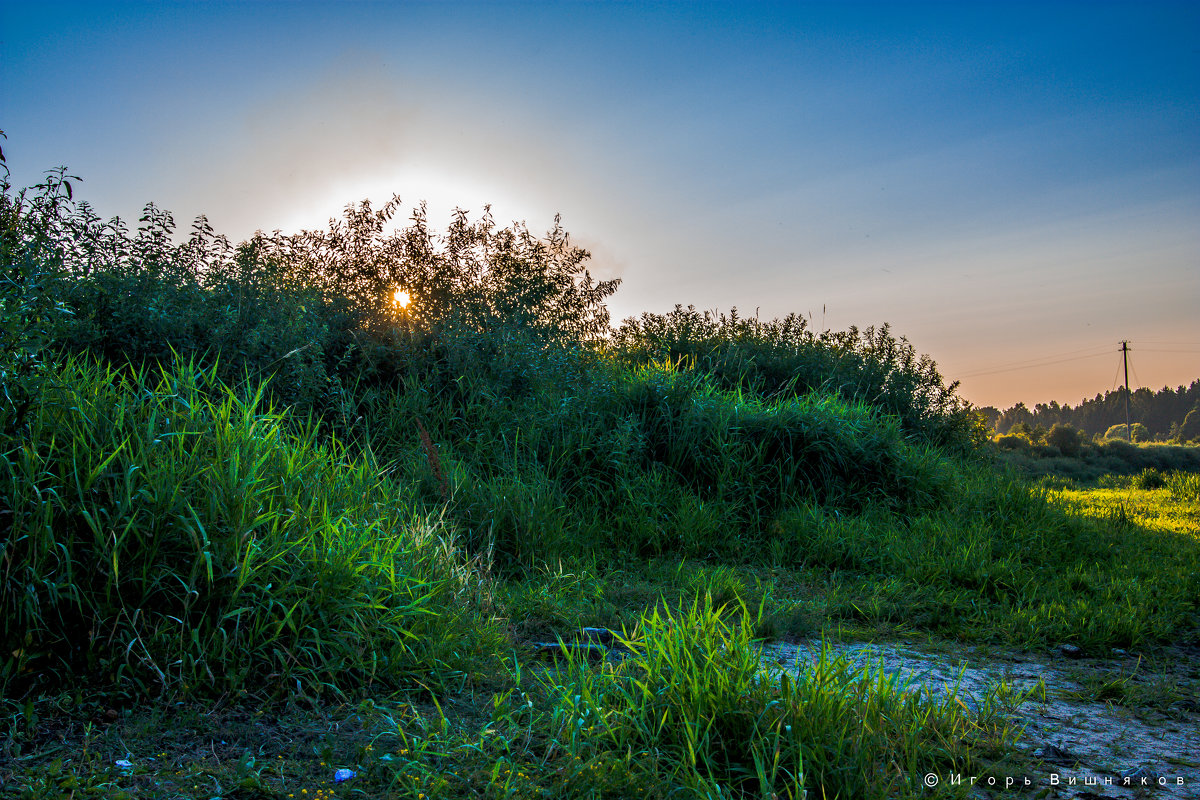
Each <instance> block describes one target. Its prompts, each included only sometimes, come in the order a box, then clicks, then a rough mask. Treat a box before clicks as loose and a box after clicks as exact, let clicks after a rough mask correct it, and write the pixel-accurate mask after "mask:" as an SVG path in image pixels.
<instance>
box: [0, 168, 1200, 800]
mask: <svg viewBox="0 0 1200 800" xmlns="http://www.w3.org/2000/svg"><path fill="white" fill-rule="evenodd" d="M73 188H74V187H73V186H72V183H71V179H70V178H69V177H68V176H66V175H65V174H63V173H61V172H58V173H50V174H49V176H48V177H47V180H46V181H45V182H44V183H43V184H42V185H40V186H37V187H32V188H30V189H28V190H25V191H16V190H14V189H13V188H12V187H10V186H9V185H8V183H7V181H6V182H5V186H4V193H3V202H2V205H0V237H2V238H0V256H2V266H3V270H4V273H3V285H2V286H0V302H2V305H0V339H2V340H3V346H2V347H0V389H2V390H3V392H2V396H0V454H2V456H3V458H2V459H0V530H3V538H2V539H0V621H2V625H3V627H2V628H0V692H2V696H3V700H2V703H0V753H2V755H0V796H4V797H9V796H11V797H20V798H60V797H62V798H68V797H70V798H82V797H111V798H117V797H156V798H158V797H171V798H175V797H180V798H183V797H186V798H212V797H225V798H299V797H308V798H318V797H321V798H329V797H346V798H349V797H388V798H392V797H394V798H416V799H417V800H422V799H423V798H452V797H464V798H465V797H493V798H509V797H512V798H533V797H539V798H540V797H561V798H575V797H578V798H591V797H612V798H631V797H647V798H656V797H662V798H666V797H671V798H676V797H779V798H785V797H791V798H799V797H802V796H804V793H805V792H807V796H808V797H810V798H812V797H826V798H833V797H840V798H894V797H931V796H945V797H954V796H966V792H967V789H966V787H963V786H950V785H946V784H943V785H941V786H940V787H938V788H936V789H928V788H926V787H925V786H924V785H922V782H921V777H922V776H923V775H924V774H925V773H928V772H935V773H940V774H948V773H953V772H958V773H966V774H973V775H983V776H987V775H991V776H1001V777H1002V776H1004V775H1006V774H1009V773H1011V772H1014V771H1017V770H1019V763H1020V760H1019V759H1020V756H1019V755H1017V751H1016V747H1015V741H1016V739H1017V736H1018V728H1017V727H1015V726H1014V724H1013V723H1012V721H1011V720H1010V719H1009V716H1008V713H1007V712H1008V711H1009V710H1011V708H1012V706H1013V704H1014V703H1015V702H1016V701H1017V699H1019V698H1016V699H1015V698H1014V697H1013V693H1012V692H1011V691H1010V690H1009V688H1008V687H1006V686H1004V685H998V686H997V687H995V690H994V691H993V692H992V694H990V695H989V696H988V697H987V698H985V699H984V701H983V702H982V703H980V704H977V705H976V706H969V705H968V704H966V703H963V702H961V701H959V700H958V699H957V698H956V697H954V696H952V695H951V696H948V697H946V696H939V695H935V694H930V693H926V692H921V691H919V690H917V687H911V686H906V685H904V684H903V683H901V682H899V681H897V680H896V679H894V678H892V677H889V676H888V675H886V674H883V673H880V672H879V671H877V670H871V669H866V670H863V669H860V668H857V667H854V666H852V665H851V664H850V663H849V662H847V661H846V660H844V659H839V658H836V657H833V656H832V655H828V656H826V657H823V658H821V659H820V660H819V661H818V662H817V663H815V664H811V665H808V666H806V667H804V668H803V669H801V670H800V671H799V672H798V673H796V674H795V675H792V676H788V677H785V678H782V679H780V678H771V677H769V676H768V675H767V674H766V673H764V672H763V670H762V664H761V663H760V658H759V650H758V648H759V647H760V646H761V645H762V643H764V642H769V641H773V640H779V639H785V640H786V639H804V638H808V637H821V636H825V637H827V638H829V639H833V638H838V637H841V638H847V639H855V638H859V639H861V638H867V639H885V640H886V639H887V638H889V637H898V636H920V637H926V638H927V639H929V640H930V641H936V642H939V643H942V644H944V645H945V646H947V647H949V648H955V647H959V646H964V645H966V644H968V643H971V644H977V645H985V646H988V647H994V648H1010V649H1025V650H1030V651H1047V652H1048V651H1051V650H1053V648H1055V647H1057V646H1058V645H1060V644H1074V645H1076V646H1078V647H1080V648H1081V649H1082V651H1083V653H1084V654H1085V655H1094V656H1101V655H1104V654H1105V653H1107V652H1109V651H1110V650H1111V649H1112V648H1122V649H1126V650H1132V651H1137V652H1145V653H1148V654H1153V653H1156V652H1160V651H1162V650H1163V649H1164V648H1167V647H1170V646H1178V645H1180V644H1183V645H1188V646H1194V645H1196V644H1197V643H1200V637H1198V630H1200V629H1198V625H1197V622H1198V616H1197V612H1198V608H1197V598H1200V494H1198V492H1197V476H1196V474H1194V473H1189V472H1186V471H1172V472H1167V473H1160V474H1159V479H1158V480H1155V479H1143V480H1142V483H1141V484H1138V483H1137V480H1136V479H1134V478H1125V479H1113V480H1110V481H1108V483H1110V484H1116V483H1120V482H1121V481H1122V480H1124V481H1125V485H1112V486H1109V487H1108V488H1101V487H1099V486H1098V485H1097V487H1096V488H1080V487H1079V486H1077V485H1076V486H1073V488H1063V486H1064V485H1065V484H1062V483H1059V484H1054V483H1053V482H1046V481H1043V482H1042V483H1040V484H1039V483H1038V482H1036V481H1035V480H1032V479H1030V478H1028V477H1025V476H1022V475H1021V474H1019V473H1018V472H1017V471H1016V470H1015V469H1014V468H1013V467H1012V466H1011V465H1006V464H1004V463H1001V462H999V461H998V456H997V455H996V452H995V449H994V446H993V445H992V444H990V443H989V442H988V439H987V431H985V430H984V429H983V427H982V423H981V421H980V419H979V418H978V417H977V416H976V415H975V414H974V413H973V412H972V409H971V408H970V407H969V406H968V405H967V404H966V403H965V402H963V401H961V400H960V399H959V398H958V397H957V395H956V391H955V390H956V385H955V384H953V383H947V382H946V381H945V380H944V379H943V377H942V376H941V375H940V374H939V373H938V371H937V368H936V365H934V364H933V362H932V361H930V360H929V359H928V358H927V357H924V356H921V355H920V354H919V353H917V352H916V351H915V350H914V348H913V347H912V345H911V344H910V343H908V342H907V341H906V340H905V339H904V338H903V337H899V336H897V335H895V334H894V333H893V332H892V331H891V330H890V329H889V328H888V326H886V325H879V326H873V327H869V328H866V329H850V330H847V331H842V332H815V331H812V330H810V329H809V327H808V325H807V323H806V320H805V319H803V318H802V317H798V316H791V317H787V318H784V319H777V320H770V321H763V320H759V319H757V318H744V317H740V316H738V315H737V313H736V312H731V313H728V314H712V313H701V312H697V311H695V310H694V309H691V308H683V307H677V308H676V309H675V310H674V311H673V312H671V313H667V314H661V315H656V314H645V315H643V316H642V317H641V318H640V319H635V320H627V321H625V322H624V323H622V324H620V325H619V326H616V327H615V328H614V327H612V326H611V324H610V320H609V318H608V313H607V310H606V308H605V305H604V301H605V298H607V297H609V296H611V294H612V293H613V292H614V291H616V289H617V283H616V282H615V281H596V280H593V279H592V277H591V276H590V275H588V273H587V272H586V258H587V255H586V253H584V252H583V251H581V250H579V249H578V248H576V247H574V246H573V245H572V244H571V243H570V239H569V237H568V236H567V234H566V233H565V232H564V231H563V230H562V229H561V227H560V226H558V224H557V223H556V224H555V227H554V228H553V229H552V230H551V231H550V232H548V233H547V234H545V235H544V236H537V235H534V234H531V233H530V232H529V231H528V230H527V229H525V228H524V227H522V226H513V227H510V228H499V227H497V226H496V225H495V224H494V223H493V222H492V221H491V220H490V218H488V217H486V216H485V217H484V218H483V219H481V220H479V221H475V222H472V221H471V220H469V219H468V218H467V216H466V215H465V214H463V215H460V216H457V217H456V218H454V219H453V220H452V221H451V223H450V225H449V227H448V228H447V229H446V231H444V232H434V231H433V229H432V226H431V225H430V223H429V222H428V221H427V220H426V219H425V218H424V215H423V214H422V213H421V212H420V211H419V210H418V211H417V212H414V214H413V217H412V218H411V219H410V220H409V222H408V224H407V225H405V226H399V227H395V228H393V224H394V223H395V220H394V215H395V214H396V212H397V207H396V205H395V204H394V203H393V204H389V205H387V206H385V207H384V208H383V209H378V210H372V209H371V208H370V207H369V206H368V205H367V204H365V203H364V204H360V205H356V206H351V207H349V208H348V209H347V211H346V215H345V217H344V218H343V219H342V220H337V221H334V222H333V223H331V226H330V228H329V229H328V230H324V231H310V232H305V233H303V234H297V235H282V234H278V233H277V234H273V235H269V236H268V235H262V234H260V235H259V236H257V237H256V238H254V239H253V240H251V241H248V242H244V243H241V244H239V245H232V244H230V243H229V242H227V241H225V240H224V239H223V238H222V237H221V236H220V235H219V234H217V233H215V232H214V231H212V229H211V228H210V227H209V226H208V225H207V223H206V222H205V221H204V220H203V219H200V220H197V222H196V224H195V225H194V226H193V228H192V229H191V231H190V232H189V233H188V234H187V235H186V236H181V235H176V231H175V226H174V221H173V219H172V218H171V217H170V215H169V214H167V213H166V212H163V211H161V210H158V209H156V208H154V207H153V206H148V207H147V210H146V214H145V215H144V217H143V218H142V219H141V220H140V221H139V223H138V227H137V228H136V229H130V228H129V227H128V226H125V225H124V224H122V223H119V222H105V221H102V220H100V219H98V218H97V217H96V216H95V214H94V213H93V212H92V211H91V209H90V208H89V207H88V206H87V204H86V203H83V202H80V201H78V200H76V199H75V198H74V191H73ZM397 287H400V288H403V289H405V290H406V291H408V292H409V293H410V294H411V298H412V299H411V302H410V303H409V304H408V305H407V306H404V307H398V306H397V305H396V304H395V303H394V302H393V292H394V290H395V289H396V288H397ZM1159 481H1161V486H1157V485H1156V486H1146V485H1145V484H1146V483H1147V482H1148V483H1153V484H1157V483H1158V482H1159ZM584 627H603V628H607V629H609V630H611V631H614V632H615V633H616V634H618V636H619V639H620V642H621V645H620V647H619V648H618V649H619V650H620V652H621V653H622V654H624V655H625V656H626V657H624V658H622V659H608V660H603V661H600V662H596V661H594V660H590V659H589V658H588V657H587V656H588V655H589V651H587V650H585V649H583V648H575V647H571V646H570V643H571V642H573V641H574V640H576V639H578V638H579V635H580V631H581V629H582V628H584ZM558 641H561V642H563V643H564V646H563V647H561V648H560V651H559V652H558V653H557V658H555V657H546V654H545V651H546V650H550V651H553V650H554V648H543V652H542V653H540V654H539V653H538V652H537V651H536V650H535V648H534V643H537V642H542V643H545V642H558ZM554 655H555V654H554V653H553V652H551V653H550V656H554ZM339 768H344V769H350V770H353V772H354V773H355V774H354V777H353V778H351V779H349V780H345V781H342V782H336V781H335V777H334V774H335V770H336V769H339Z"/></svg>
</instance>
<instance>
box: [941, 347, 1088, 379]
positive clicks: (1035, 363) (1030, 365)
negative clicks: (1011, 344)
mask: <svg viewBox="0 0 1200 800" xmlns="http://www.w3.org/2000/svg"><path fill="white" fill-rule="evenodd" d="M1108 354H1109V350H1108V348H1105V349H1104V352H1102V353H1092V354H1091V355H1086V356H1074V357H1071V358H1056V359H1054V360H1052V361H1046V360H1045V358H1051V357H1050V356H1045V357H1043V358H1042V359H1033V360H1032V361H1030V362H1026V363H1024V364H1018V365H1017V366H1011V367H999V368H997V369H985V370H976V371H975V372H965V373H963V374H961V375H959V376H958V377H960V378H978V377H980V376H982V375H996V374H998V373H1001V372H1016V371H1017V370H1022V369H1036V368H1038V367H1049V366H1052V365H1054V364H1065V363H1066V362H1068V361H1084V360H1086V359H1089V358H1099V357H1100V356H1106V355H1108Z"/></svg>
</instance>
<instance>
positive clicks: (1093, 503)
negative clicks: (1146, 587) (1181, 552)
mask: <svg viewBox="0 0 1200 800" xmlns="http://www.w3.org/2000/svg"><path fill="white" fill-rule="evenodd" d="M1176 474H1177V475H1179V477H1178V478H1175V479H1174V481H1175V482H1176V483H1177V484H1178V486H1179V488H1178V489H1176V490H1173V489H1172V488H1171V487H1167V486H1164V488H1160V489H1136V488H1133V487H1128V488H1113V489H1083V490H1074V491H1062V492H1059V493H1056V494H1055V495H1054V499H1055V502H1056V503H1058V504H1059V505H1061V506H1062V507H1063V508H1066V509H1069V510H1070V511H1071V512H1072V513H1075V514H1080V515H1082V516H1086V517H1091V518H1093V519H1098V520H1104V521H1108V522H1112V523H1114V524H1117V525H1121V524H1124V523H1135V524H1137V525H1140V526H1143V527H1145V528H1147V529H1150V530H1155V531H1164V532H1170V533H1176V534H1181V535H1183V536H1186V537H1189V538H1192V539H1196V540H1200V497H1190V498H1189V497H1188V496H1187V495H1186V494H1184V492H1185V491H1186V490H1185V488H1184V487H1185V486H1189V485H1190V484H1189V482H1188V477H1187V473H1176ZM1191 477H1193V478H1195V477H1197V476H1191Z"/></svg>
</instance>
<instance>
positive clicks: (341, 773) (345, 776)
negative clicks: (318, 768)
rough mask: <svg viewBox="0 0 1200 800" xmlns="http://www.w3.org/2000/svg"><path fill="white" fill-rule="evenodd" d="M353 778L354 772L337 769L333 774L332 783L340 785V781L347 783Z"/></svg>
mask: <svg viewBox="0 0 1200 800" xmlns="http://www.w3.org/2000/svg"><path fill="white" fill-rule="evenodd" d="M353 777H354V770H352V769H339V770H338V771H337V772H335V773H333V782H334V783H341V782H342V781H348V780H350V779H351V778H353Z"/></svg>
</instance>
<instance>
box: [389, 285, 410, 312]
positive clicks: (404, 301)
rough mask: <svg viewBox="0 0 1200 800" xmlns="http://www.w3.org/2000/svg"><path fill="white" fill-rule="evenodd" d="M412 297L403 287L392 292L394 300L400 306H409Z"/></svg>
mask: <svg viewBox="0 0 1200 800" xmlns="http://www.w3.org/2000/svg"><path fill="white" fill-rule="evenodd" d="M411 299H412V298H411V297H410V296H409V294H408V292H406V291H404V290H403V289H397V290H396V291H395V292H394V293H393V294H392V302H393V303H395V304H396V306H397V307H399V308H404V307H405V306H407V305H408V304H409V301H410V300H411Z"/></svg>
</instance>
